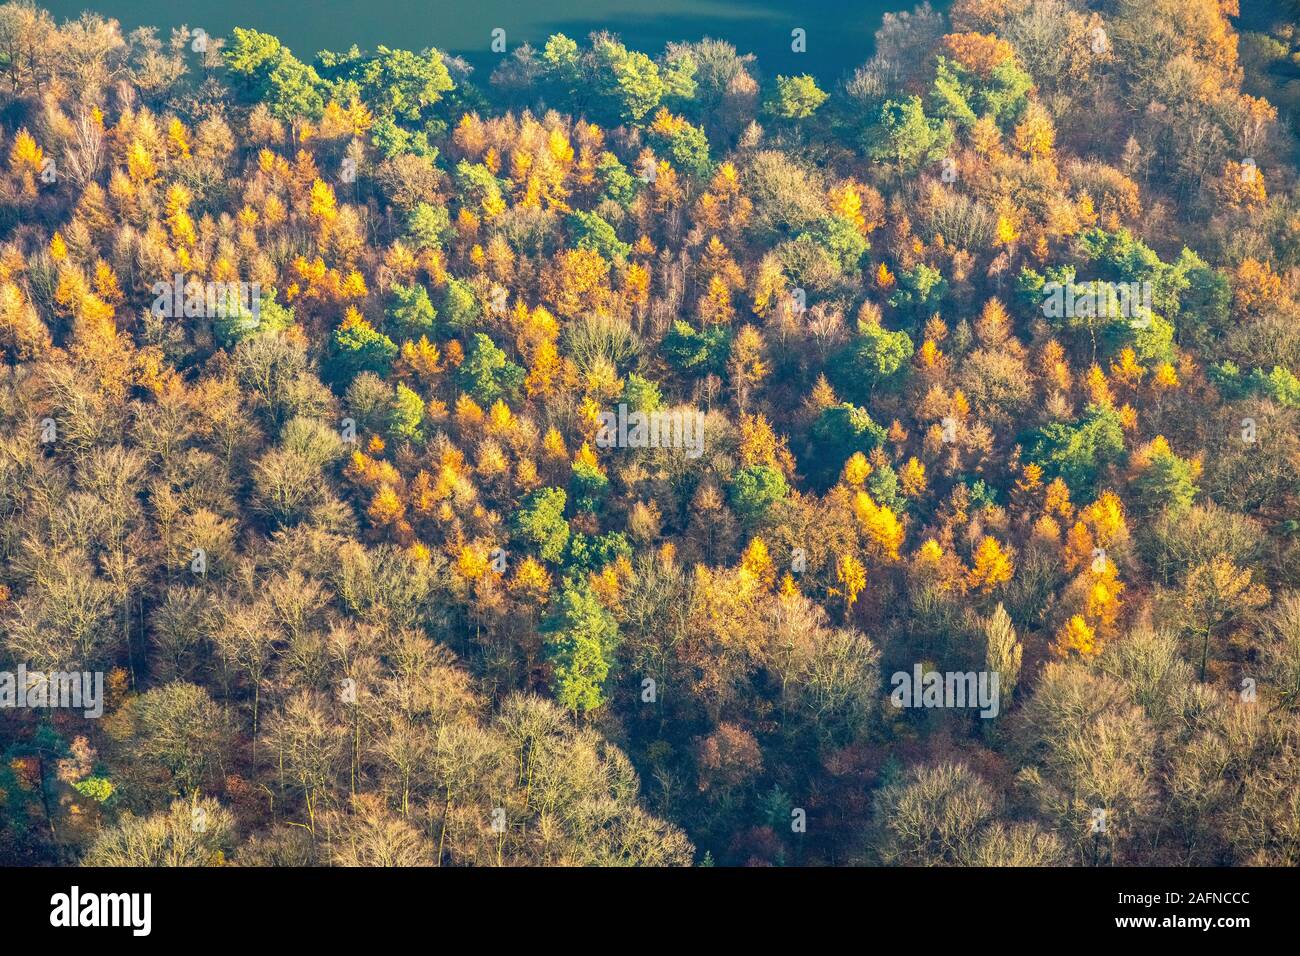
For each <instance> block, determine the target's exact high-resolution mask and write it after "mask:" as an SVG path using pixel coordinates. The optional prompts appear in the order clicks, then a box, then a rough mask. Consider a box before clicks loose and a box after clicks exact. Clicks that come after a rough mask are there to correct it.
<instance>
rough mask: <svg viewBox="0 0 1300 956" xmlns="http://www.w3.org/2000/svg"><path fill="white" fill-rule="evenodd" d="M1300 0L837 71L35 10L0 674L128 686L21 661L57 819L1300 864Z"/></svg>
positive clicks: (601, 37) (891, 49)
mask: <svg viewBox="0 0 1300 956" xmlns="http://www.w3.org/2000/svg"><path fill="white" fill-rule="evenodd" d="M1254 14H1255V15H1254V18H1253V19H1249V21H1248V20H1247V19H1239V18H1240V17H1241V12H1240V11H1239V10H1238V9H1237V0H1092V2H1086V0H957V2H955V3H953V4H952V5H951V7H950V8H948V9H947V10H945V11H943V12H939V11H936V10H934V9H931V8H930V7H929V6H928V5H923V6H921V7H918V8H916V9H915V10H913V11H911V12H910V13H901V12H900V13H897V14H891V15H888V16H886V17H885V20H884V24H883V26H882V29H881V30H880V32H879V33H878V35H877V38H876V43H875V47H874V50H873V51H872V54H871V57H870V59H868V60H866V62H865V63H864V64H863V65H862V66H861V67H860V68H859V69H857V70H856V72H854V73H853V74H852V75H851V76H846V77H842V78H840V79H839V80H837V81H835V82H831V81H830V80H828V79H826V78H823V77H820V76H817V73H818V71H817V70H816V68H815V64H814V63H813V62H812V61H811V60H810V64H809V71H808V73H806V74H801V75H794V76H784V75H777V76H772V75H768V74H765V73H764V71H763V65H762V64H761V63H760V62H757V61H756V60H755V58H754V57H753V56H751V55H748V54H746V53H745V52H744V51H738V50H737V49H735V48H734V47H733V46H732V45H731V44H729V43H727V42H725V41H723V40H718V39H707V38H706V39H701V40H698V41H694V42H690V41H688V40H686V39H684V40H683V42H680V43H673V44H670V45H668V46H667V47H666V48H665V49H663V50H661V51H644V52H643V51H638V50H635V49H630V48H629V47H628V46H626V45H625V44H624V42H623V41H622V40H621V39H620V38H619V37H617V36H614V35H610V34H604V33H597V34H593V35H591V36H589V37H584V38H581V39H574V38H569V37H566V36H563V35H559V34H557V35H554V36H552V37H550V39H549V40H547V41H546V42H545V44H544V45H543V46H540V47H532V46H529V45H526V44H524V45H516V46H513V47H512V48H510V49H509V50H506V51H503V52H501V53H500V56H499V62H498V64H497V66H496V67H495V69H492V70H491V71H490V72H488V71H485V70H483V69H479V70H471V68H470V67H469V65H468V64H467V63H466V62H465V61H463V60H462V59H459V58H457V57H454V56H451V55H447V54H444V53H441V52H439V51H438V50H436V49H428V50H423V51H420V52H410V51H405V50H395V49H387V48H385V47H379V48H378V49H376V50H374V51H372V52H368V51H362V50H359V49H357V48H356V47H353V48H352V49H350V50H348V51H346V52H331V51H322V52H319V53H317V54H315V55H314V56H313V55H310V54H306V52H305V51H297V52H296V53H295V52H293V51H291V50H290V49H288V48H287V47H286V46H284V45H283V44H282V43H281V42H280V40H278V39H277V38H275V37H273V36H269V35H266V34H263V33H259V32H256V31H253V30H243V29H238V30H234V31H233V33H232V35H230V36H228V37H214V36H208V35H207V34H206V33H204V32H202V31H197V30H191V29H188V28H182V29H179V30H175V31H172V32H171V33H170V35H168V36H162V35H159V33H158V31H156V30H153V29H139V30H134V31H132V32H130V33H124V32H123V31H122V30H121V28H120V27H119V25H118V24H117V23H116V22H115V21H112V20H108V19H105V18H102V17H99V16H96V15H94V14H85V15H83V16H82V17H81V18H79V19H77V20H73V21H69V22H65V23H62V24H60V23H57V22H56V21H55V20H54V19H53V18H52V17H51V16H50V15H49V14H47V13H46V12H45V11H43V10H41V9H40V8H39V7H36V6H33V5H31V4H30V3H29V2H14V3H6V4H4V5H3V6H0V164H2V166H3V169H2V170H0V362H2V364H0V669H4V670H5V671H7V672H16V671H17V670H18V669H19V668H20V667H22V668H25V669H26V671H27V672H35V673H36V674H37V675H38V678H39V674H40V673H43V672H88V673H89V672H95V673H99V674H101V675H102V679H103V695H104V699H103V701H102V710H103V713H102V715H101V716H97V717H95V716H87V715H85V714H83V713H82V712H81V711H80V710H76V709H69V708H56V707H49V708H41V707H33V706H28V707H26V708H13V709H7V710H4V711H3V712H0V755H2V757H3V759H2V760H0V861H3V862H5V863H9V864H23V865H42V864H64V865H67V864H78V863H80V864H83V865H113V864H118V865H122V864H125V865H167V866H182V865H185V866H191V865H201V866H207V865H235V866H238V865H244V866H250V865H251V866H259V865H339V866H348V865H373V864H383V865H401V866H412V865H432V866H439V865H441V866H463V865H485V866H499V865H506V866H512V865H575V864H595V865H625V864H630V865H651V866H658V865H706V866H707V865H726V866H731V865H751V866H753V865H759V866H761V865H786V866H789V865H918V864H919V865H1021V866H1045V865H1073V866H1120V865H1134V864H1157V865H1166V864H1167V865H1222V864H1239V865H1265V866H1277V865H1285V866H1295V865H1297V864H1298V863H1300V512H1298V511H1297V500H1298V495H1300V378H1297V374H1298V373H1300V182H1298V181H1297V175H1296V173H1297V166H1296V162H1297V141H1296V139H1295V137H1294V129H1293V125H1294V124H1295V123H1296V122H1297V121H1300V27H1298V26H1297V24H1300V8H1297V7H1296V6H1295V5H1294V4H1292V5H1291V6H1286V5H1280V6H1278V7H1277V8H1276V9H1273V10H1269V11H1263V12H1261V11H1254ZM1271 21H1276V22H1271ZM797 34H798V31H796V35H794V36H792V39H791V43H792V44H795V46H792V49H793V50H796V51H797V50H798V46H797V44H799V43H801V42H803V38H802V37H800V36H798V35H797ZM485 44H486V40H485ZM809 56H810V57H811V56H812V54H809ZM612 417H617V418H618V420H619V425H618V427H617V428H615V429H613V431H611V427H610V421H611V418H612ZM629 420H631V421H632V422H633V424H632V427H631V429H630V430H629V429H627V428H625V427H624V425H626V424H627V421H629ZM648 420H654V421H665V422H667V421H671V422H674V423H675V425H674V427H675V428H676V429H677V430H676V431H671V432H670V431H668V430H665V431H664V433H663V435H662V436H661V437H662V438H663V439H664V440H663V441H660V442H650V441H648V440H645V436H644V434H641V435H639V436H638V433H637V432H638V429H637V426H636V422H638V421H640V422H644V421H648ZM690 423H693V424H694V425H695V426H696V428H697V431H696V433H695V435H694V438H695V439H697V440H698V441H697V443H696V444H693V445H689V446H687V445H685V443H684V442H682V441H679V440H677V439H681V438H682V437H683V435H685V434H687V433H688V432H689V431H690V429H688V428H687V427H686V425H687V424H690ZM679 426H680V427H679ZM638 439H639V440H638ZM932 672H934V673H939V674H940V675H942V674H948V673H960V674H965V673H970V674H972V675H975V674H978V675H979V676H980V679H981V682H982V683H981V685H980V686H981V688H982V689H983V688H984V686H985V684H984V683H983V682H984V680H985V678H990V677H991V678H993V687H994V690H995V692H996V694H997V699H996V701H995V703H994V705H993V706H991V707H989V706H985V707H983V708H982V709H981V707H979V706H972V704H974V703H975V702H974V701H966V702H965V703H966V705H965V706H962V705H960V704H958V705H953V703H952V701H951V700H948V699H946V698H942V697H940V698H939V699H938V702H937V703H936V702H935V701H931V700H929V699H928V697H927V698H926V701H925V703H924V704H922V702H921V698H922V696H923V695H922V693H921V689H922V688H921V687H920V686H918V687H917V688H915V690H916V698H917V699H916V700H914V701H912V703H911V705H910V706H899V703H900V701H899V693H898V682H899V680H902V681H903V682H904V683H906V681H907V680H910V679H911V678H912V675H914V674H915V675H917V676H923V675H927V674H930V673H932ZM28 676H29V677H30V676H31V673H29V674H28ZM981 699H983V694H981ZM984 703H985V704H987V703H988V701H987V700H984Z"/></svg>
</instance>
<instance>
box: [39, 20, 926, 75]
mask: <svg viewBox="0 0 1300 956" xmlns="http://www.w3.org/2000/svg"><path fill="white" fill-rule="evenodd" d="M913 2H914V0H857V2H853V0H796V2H791V0H751V2H709V0H704V2H701V0H694V2H692V0H538V2H531V3H529V2H520V0H451V2H435V3H430V2H418V0H417V2H411V0H316V2H312V3H301V2H298V3H276V2H274V0H260V2H258V0H220V2H214V0H46V2H44V3H41V0H37V3H38V4H39V5H41V6H44V7H46V8H47V9H49V10H50V11H51V13H53V14H54V15H55V17H57V18H58V19H60V20H62V19H66V18H69V17H75V16H77V15H78V14H79V13H80V12H81V11H82V10H86V9H90V10H94V11H95V12H96V13H99V14H102V15H104V16H108V17H112V18H114V19H116V20H118V21H120V22H121V24H122V26H123V28H124V29H127V30H130V29H133V28H135V27H138V26H157V27H159V28H160V34H161V35H162V36H163V37H164V39H165V38H166V36H167V33H168V32H169V31H170V29H171V28H172V27H175V26H180V25H181V24H186V25H189V26H191V27H200V28H202V29H203V30H205V31H207V33H208V34H210V35H213V36H222V35H226V34H228V33H229V32H230V30H231V28H232V27H237V26H242V27H252V28H254V29H257V30H262V31H265V32H267V33H271V34H274V35H275V36H277V37H279V38H280V39H281V40H282V41H283V42H284V43H285V44H286V45H287V46H288V47H289V48H290V49H291V50H293V52H294V53H295V54H296V55H297V56H298V57H299V58H300V59H303V60H310V59H311V58H312V57H313V56H314V55H315V54H316V52H317V51H319V50H323V49H331V50H345V49H347V48H348V47H349V46H351V45H352V44H353V43H355V44H357V45H358V46H359V47H361V48H362V49H373V48H374V47H375V46H378V45H379V44H384V45H385V46H389V47H395V48H401V49H412V50H418V49H421V48H423V47H426V46H435V47H438V48H439V49H442V50H445V51H448V52H450V53H455V54H458V55H461V56H464V57H465V58H466V59H467V60H469V61H470V62H471V63H472V64H474V66H475V67H476V76H475V79H476V80H477V81H479V82H485V81H486V76H485V73H486V72H488V71H490V70H491V68H492V65H493V63H494V61H495V60H496V59H497V56H495V55H494V54H493V53H492V52H491V36H492V31H493V29H495V28H498V27H499V28H501V29H504V30H505V31H506V43H507V45H508V47H509V48H510V49H513V48H514V47H515V46H517V45H518V44H520V43H523V42H528V43H531V44H533V45H534V46H539V45H540V44H541V43H542V42H544V41H545V40H546V37H548V36H549V35H550V34H552V33H557V32H558V33H565V34H567V35H568V36H570V37H572V38H573V39H584V38H585V37H586V35H587V34H588V33H591V32H592V31H594V30H610V31H611V32H614V33H617V34H619V35H620V36H621V37H622V39H623V41H624V42H625V43H627V44H628V46H630V47H633V48H635V49H639V50H644V51H647V52H651V53H657V52H659V50H660V49H662V47H663V45H664V43H666V42H668V41H670V40H698V39H700V38H701V37H705V36H709V37H713V38H715V39H720V40H726V41H728V42H730V43H732V44H734V45H735V46H736V48H737V50H739V51H740V52H741V53H745V52H751V53H755V54H757V55H758V62H759V66H760V67H761V69H762V72H763V75H765V76H767V77H771V76H774V75H776V74H778V73H784V74H792V73H811V74H813V75H814V76H817V77H818V78H819V79H821V80H824V81H826V82H834V81H835V80H837V79H839V78H840V77H841V76H844V75H847V74H850V73H852V71H853V69H854V68H855V67H857V66H858V65H859V64H861V63H862V62H863V61H864V60H866V59H867V58H868V56H870V53H871V43H872V37H873V35H874V34H875V32H876V30H877V29H878V28H879V26H880V21H881V17H882V15H883V14H884V13H885V12H887V11H890V10H898V9H906V8H909V7H910V6H911V5H912V3H913ZM942 5H946V4H936V6H942ZM796 28H800V29H803V30H804V31H806V40H807V51H806V52H804V53H795V52H792V50H791V42H792V41H791V31H792V30H794V29H796Z"/></svg>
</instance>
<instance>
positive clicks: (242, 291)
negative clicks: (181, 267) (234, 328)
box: [149, 272, 262, 325]
mask: <svg viewBox="0 0 1300 956" xmlns="http://www.w3.org/2000/svg"><path fill="white" fill-rule="evenodd" d="M153 294H154V300H153V305H151V306H150V307H149V311H150V312H152V313H153V314H154V315H156V316H158V317H160V318H164V319H182V318H183V319H237V318H241V317H243V318H247V319H248V320H250V321H251V322H252V323H253V324H254V325H256V323H257V321H258V318H259V316H260V314H261V311H262V286H261V284H260V283H257V282H200V281H199V280H198V279H188V280H187V279H186V278H185V276H184V275H183V274H181V273H179V272H178V273H176V274H175V275H174V276H172V278H171V279H163V280H160V281H158V282H155V283H154V284H153Z"/></svg>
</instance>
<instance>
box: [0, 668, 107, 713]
mask: <svg viewBox="0 0 1300 956" xmlns="http://www.w3.org/2000/svg"><path fill="white" fill-rule="evenodd" d="M6 708H28V709H31V710H48V709H52V708H63V709H68V710H80V711H81V712H82V715H83V716H85V717H89V718H92V719H93V718H97V717H102V716H103V715H104V672H103V671H94V672H93V673H92V672H91V671H29V670H28V669H27V665H26V664H19V665H18V670H17V671H16V672H15V671H0V709H6Z"/></svg>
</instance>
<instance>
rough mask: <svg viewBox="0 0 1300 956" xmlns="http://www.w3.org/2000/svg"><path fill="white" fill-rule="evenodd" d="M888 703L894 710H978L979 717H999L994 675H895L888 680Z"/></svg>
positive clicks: (918, 669) (916, 670) (918, 668)
mask: <svg viewBox="0 0 1300 956" xmlns="http://www.w3.org/2000/svg"><path fill="white" fill-rule="evenodd" d="M889 682H890V684H892V685H893V687H894V689H893V691H891V692H890V695H889V699H890V701H891V702H892V703H893V705H894V706H895V707H898V708H903V707H978V708H980V716H981V717H985V718H989V717H996V716H997V715H998V700H999V694H998V684H999V675H998V672H997V671H978V672H976V671H948V672H946V673H940V672H939V671H922V669H921V665H920V664H916V665H915V666H913V668H912V673H910V674H909V673H908V672H907V671H897V672H896V673H895V674H894V676H893V677H891V678H890V679H889Z"/></svg>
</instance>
